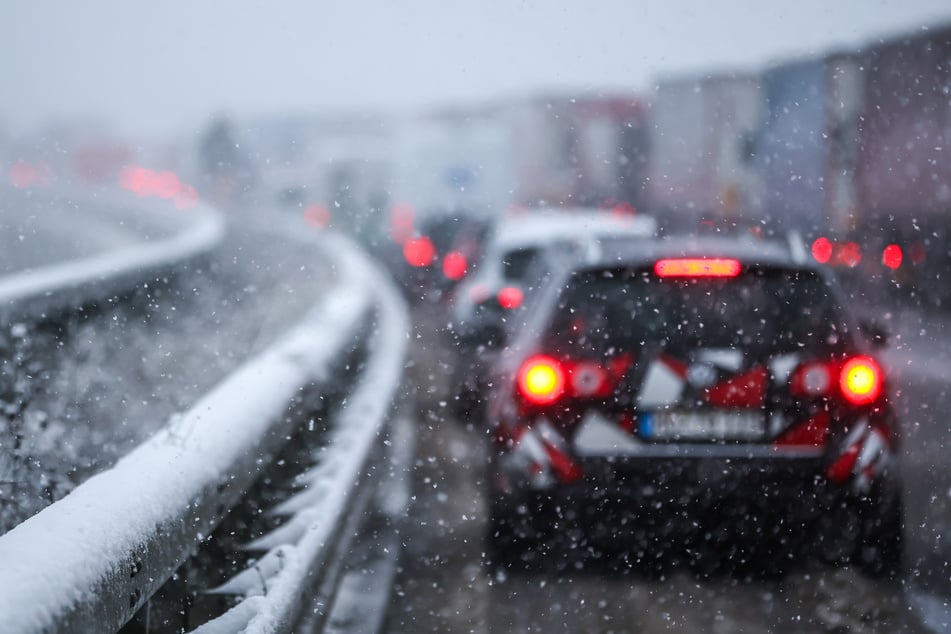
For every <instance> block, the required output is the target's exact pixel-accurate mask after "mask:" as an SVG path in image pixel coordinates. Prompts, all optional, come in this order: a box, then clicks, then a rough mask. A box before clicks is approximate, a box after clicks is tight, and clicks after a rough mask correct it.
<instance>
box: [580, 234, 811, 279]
mask: <svg viewBox="0 0 951 634" xmlns="http://www.w3.org/2000/svg"><path fill="white" fill-rule="evenodd" d="M800 249H801V247H797V246H796V243H795V242H792V243H786V242H780V241H776V240H762V239H758V238H755V237H753V236H752V235H750V236H748V237H735V236H730V237H720V236H693V235H670V236H664V237H661V238H657V239H656V240H650V241H644V240H636V241H635V240H629V239H624V238H610V239H606V240H602V241H601V244H600V249H599V250H598V253H597V254H596V255H594V256H593V257H589V258H587V260H586V261H585V262H584V263H582V264H581V266H579V268H580V269H583V270H596V269H604V268H611V267H618V266H622V267H639V266H649V265H651V264H653V263H654V262H656V261H657V260H660V259H663V258H677V257H699V258H705V257H706V258H712V257H722V258H734V259H737V260H739V261H740V262H742V263H744V264H754V265H759V266H774V267H782V268H794V269H809V270H816V269H818V268H819V267H818V265H816V264H815V263H813V262H811V261H809V260H808V259H807V258H805V257H804V252H800Z"/></svg>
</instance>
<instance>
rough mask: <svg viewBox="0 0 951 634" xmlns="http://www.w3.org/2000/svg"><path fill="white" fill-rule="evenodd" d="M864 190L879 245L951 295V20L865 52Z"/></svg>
mask: <svg viewBox="0 0 951 634" xmlns="http://www.w3.org/2000/svg"><path fill="white" fill-rule="evenodd" d="M864 64H865V67H866V76H865V84H864V88H865V109H864V113H863V123H862V126H861V134H862V144H861V146H860V150H859V153H858V165H857V194H858V204H859V207H860V208H861V213H862V214H863V219H862V222H863V224H864V225H865V226H874V227H877V228H878V231H877V235H878V237H879V244H878V245H876V246H879V247H880V246H882V244H883V243H886V242H887V243H894V244H898V245H899V246H900V248H901V249H902V251H903V254H904V258H903V261H902V263H901V264H900V265H899V266H898V267H897V269H896V271H895V275H896V279H898V280H899V281H902V282H907V283H908V285H909V286H911V287H913V288H914V287H917V288H918V289H919V290H920V291H921V292H922V293H923V294H924V295H925V296H930V297H932V298H934V299H938V300H941V301H942V302H945V303H946V302H947V301H948V300H949V299H951V290H949V289H951V286H949V284H948V280H947V277H948V271H949V270H951V255H949V253H948V244H949V240H951V26H946V27H943V28H939V29H934V30H930V31H928V32H925V33H922V34H919V35H915V36H912V37H905V38H899V39H895V40H890V41H887V42H884V43H881V44H879V45H876V46H873V47H870V48H868V49H867V50H866V51H865V58H864Z"/></svg>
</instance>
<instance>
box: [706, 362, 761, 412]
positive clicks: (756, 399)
mask: <svg viewBox="0 0 951 634" xmlns="http://www.w3.org/2000/svg"><path fill="white" fill-rule="evenodd" d="M766 379H767V372H766V368H764V367H757V368H753V369H751V370H750V371H748V372H745V373H744V374H741V375H739V376H735V377H733V378H730V379H727V380H726V381H721V382H720V383H718V384H716V385H714V386H713V387H710V388H707V390H706V394H707V401H708V402H709V403H710V404H711V405H713V406H715V407H762V406H763V403H765V402H766Z"/></svg>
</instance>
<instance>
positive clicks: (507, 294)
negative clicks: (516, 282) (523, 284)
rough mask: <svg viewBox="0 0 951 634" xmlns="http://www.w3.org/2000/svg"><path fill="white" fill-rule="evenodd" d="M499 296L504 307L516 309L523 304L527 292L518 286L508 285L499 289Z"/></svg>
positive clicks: (500, 303) (500, 304)
mask: <svg viewBox="0 0 951 634" xmlns="http://www.w3.org/2000/svg"><path fill="white" fill-rule="evenodd" d="M497 298H498V300H499V306H501V307H502V308H508V309H515V308H518V307H519V306H521V305H522V302H523V301H524V300H525V293H523V292H522V289H520V288H518V287H517V286H506V287H505V288H503V289H502V290H500V291H499V294H498V296H497Z"/></svg>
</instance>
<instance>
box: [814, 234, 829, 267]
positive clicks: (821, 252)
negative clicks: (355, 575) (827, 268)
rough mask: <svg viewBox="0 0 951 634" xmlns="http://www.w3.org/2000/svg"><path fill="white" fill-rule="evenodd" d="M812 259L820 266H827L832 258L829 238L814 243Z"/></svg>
mask: <svg viewBox="0 0 951 634" xmlns="http://www.w3.org/2000/svg"><path fill="white" fill-rule="evenodd" d="M812 257H814V258H815V259H816V262H818V263H819V264H826V263H827V262H828V261H829V260H830V259H831V258H832V243H831V242H829V239H828V238H826V237H824V236H823V237H821V238H817V239H816V241H815V242H813V243H812Z"/></svg>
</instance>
